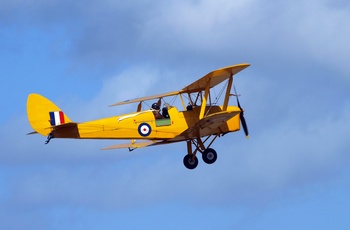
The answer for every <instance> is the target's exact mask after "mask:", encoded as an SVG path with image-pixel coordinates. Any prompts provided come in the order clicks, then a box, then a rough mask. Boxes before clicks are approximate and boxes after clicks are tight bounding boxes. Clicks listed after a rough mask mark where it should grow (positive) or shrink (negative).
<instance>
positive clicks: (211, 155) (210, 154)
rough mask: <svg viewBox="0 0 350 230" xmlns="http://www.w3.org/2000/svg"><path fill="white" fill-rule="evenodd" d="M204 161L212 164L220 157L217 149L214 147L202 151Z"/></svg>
mask: <svg viewBox="0 0 350 230" xmlns="http://www.w3.org/2000/svg"><path fill="white" fill-rule="evenodd" d="M202 158H203V161H204V162H205V163H207V164H212V163H214V162H215V161H216V159H217V158H218V155H217V154H216V151H215V150H214V149H211V148H208V149H206V150H204V152H203V153H202Z"/></svg>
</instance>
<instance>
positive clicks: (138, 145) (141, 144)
mask: <svg viewBox="0 0 350 230" xmlns="http://www.w3.org/2000/svg"><path fill="white" fill-rule="evenodd" d="M161 144H169V142H167V141H142V142H134V143H132V142H130V143H124V144H117V145H112V146H108V147H106V148H103V149H102V150H110V149H124V148H130V149H137V148H143V147H148V146H154V145H161Z"/></svg>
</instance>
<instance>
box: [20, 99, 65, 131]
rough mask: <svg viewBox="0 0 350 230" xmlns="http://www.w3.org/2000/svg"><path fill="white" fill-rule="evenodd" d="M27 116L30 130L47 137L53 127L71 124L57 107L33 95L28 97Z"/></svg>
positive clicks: (47, 100)
mask: <svg viewBox="0 0 350 230" xmlns="http://www.w3.org/2000/svg"><path fill="white" fill-rule="evenodd" d="M27 115H28V120H29V123H30V125H31V126H32V128H33V129H34V130H35V131H36V132H37V133H40V134H41V135H43V136H47V135H49V134H50V133H51V131H52V130H53V127H54V126H57V125H63V124H66V123H70V122H71V120H70V119H69V118H68V117H67V116H66V115H65V114H64V113H63V112H62V110H61V109H60V108H58V106H57V105H55V104H54V103H53V102H51V101H50V100H49V99H47V98H45V97H43V96H41V95H39V94H34V93H33V94H29V96H28V100H27Z"/></svg>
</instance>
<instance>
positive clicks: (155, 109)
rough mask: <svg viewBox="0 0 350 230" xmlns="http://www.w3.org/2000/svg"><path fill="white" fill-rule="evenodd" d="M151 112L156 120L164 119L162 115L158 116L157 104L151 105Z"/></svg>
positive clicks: (158, 107) (158, 108)
mask: <svg viewBox="0 0 350 230" xmlns="http://www.w3.org/2000/svg"><path fill="white" fill-rule="evenodd" d="M152 111H153V114H154V117H155V118H156V119H163V118H164V117H163V116H162V114H160V106H159V105H158V103H153V104H152Z"/></svg>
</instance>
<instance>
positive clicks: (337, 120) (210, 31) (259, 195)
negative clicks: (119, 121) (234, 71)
mask: <svg viewBox="0 0 350 230" xmlns="http://www.w3.org/2000/svg"><path fill="white" fill-rule="evenodd" d="M0 28H1V30H0V50H1V51H0V54H1V55H0V67H1V72H0V74H1V78H0V83H1V91H0V94H1V98H2V99H1V108H2V112H1V114H0V122H1V123H0V125H1V131H0V135H1V146H2V150H1V153H0V217H1V221H0V228H1V229H140V228H142V229H155V228H166V229H193V228H198V229H349V227H350V220H349V218H348V213H349V212H350V208H349V207H350V195H349V194H350V155H349V150H350V144H349V134H350V131H349V127H350V102H349V101H350V93H349V88H350V77H349V76H350V65H349V60H350V56H349V54H350V45H349V40H350V30H349V28H350V4H349V3H348V1H342V0H337V1H326V0H322V1H316V0H311V1H307V2H306V1H290V0H288V1H283V2H279V3H276V2H275V1H267V0H265V1H264V0H248V1H228V0H219V1H209V0H198V1H194V0H193V1H183V0H180V1H171V0H170V1H167V2H164V1H108V0H101V1H93V0H90V1H80V0H78V1H74V2H72V1H65V0H62V1H55V0H53V1H43V0H33V1H21V0H18V1H10V0H3V1H1V2H0ZM244 62H248V63H250V64H251V67H249V68H248V69H246V70H244V71H243V72H241V73H239V74H238V75H237V77H236V79H235V81H236V87H237V89H238V91H239V93H240V94H241V95H242V96H241V98H240V100H241V104H242V106H243V107H244V109H245V117H246V119H247V122H248V126H249V130H250V133H251V138H250V139H249V140H246V139H245V138H244V134H243V132H238V133H233V134H230V135H226V136H225V137H224V138H220V139H218V140H217V141H216V142H215V144H214V145H213V148H215V149H216V150H217V152H218V160H217V162H216V163H215V164H213V165H205V164H204V163H203V162H201V161H200V162H199V165H198V167H197V169H196V170H193V171H190V170H187V169H185V168H184V166H183V165H182V159H183V156H184V154H185V153H186V146H185V145H184V144H183V143H177V144H174V145H169V146H160V147H154V148H146V149H140V150H136V151H133V152H132V153H129V152H128V151H127V150H116V151H101V150H99V149H100V148H103V147H106V146H109V145H111V144H115V143H120V141H117V142H114V141H89V140H85V141H84V140H59V139H57V140H53V141H52V142H51V143H50V144H49V145H44V141H45V137H42V136H39V135H31V136H26V135H25V134H26V133H28V132H30V131H31V127H30V125H29V124H28V122H27V117H26V107H25V106H26V99H27V95H28V94H29V93H33V92H36V93H40V94H43V95H45V96H46V97H48V98H50V99H51V100H52V101H54V102H55V103H56V104H57V105H59V106H60V107H61V108H62V109H63V110H64V111H65V113H66V114H67V115H68V116H69V117H70V118H71V119H72V120H74V121H78V122H79V121H86V120H89V119H96V118H99V117H104V116H110V115H115V114H119V113H124V112H130V111H134V109H135V108H134V107H133V106H121V107H114V108H110V107H107V106H108V105H110V104H112V103H115V102H118V101H121V100H125V99H129V98H134V97H139V96H146V95H152V94H158V93H163V92H167V91H173V90H177V89H181V88H183V87H184V86H185V85H186V84H189V83H191V82H193V81H194V80H196V79H197V78H199V77H201V76H203V75H205V74H207V73H208V72H210V71H212V70H214V69H217V68H221V67H224V66H227V65H232V64H237V63H244Z"/></svg>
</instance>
